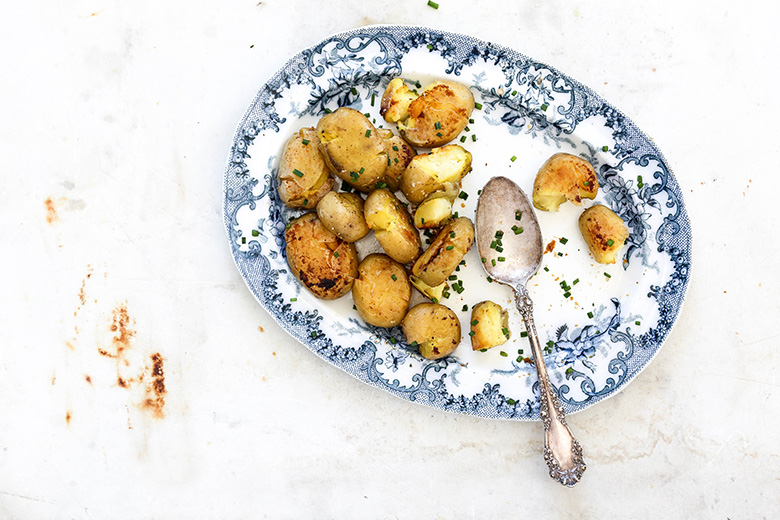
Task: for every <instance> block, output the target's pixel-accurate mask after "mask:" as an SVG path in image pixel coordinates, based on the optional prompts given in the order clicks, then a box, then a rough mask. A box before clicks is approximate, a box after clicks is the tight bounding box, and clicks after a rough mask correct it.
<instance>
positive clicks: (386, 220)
mask: <svg viewBox="0 0 780 520" xmlns="http://www.w3.org/2000/svg"><path fill="white" fill-rule="evenodd" d="M363 212H364V214H365V217H366V223H367V224H368V227H370V228H371V229H373V230H374V236H375V237H376V239H377V241H378V242H379V245H381V246H382V249H384V250H385V253H387V254H388V256H390V258H392V259H393V260H395V261H396V262H399V263H402V264H408V263H410V262H414V260H415V259H416V258H417V257H418V256H419V255H420V249H421V247H422V244H421V242H420V234H419V232H418V231H417V230H416V229H415V228H414V226H413V225H412V219H411V217H410V216H409V213H408V212H407V211H406V208H404V206H403V204H401V201H400V200H398V199H397V198H396V196H395V195H393V193H392V192H391V191H389V190H386V189H379V190H374V191H372V192H371V193H370V194H369V196H368V197H367V198H366V202H365V204H364V206H363Z"/></svg>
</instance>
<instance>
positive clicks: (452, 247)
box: [444, 246, 455, 251]
mask: <svg viewBox="0 0 780 520" xmlns="http://www.w3.org/2000/svg"><path fill="white" fill-rule="evenodd" d="M444 249H446V250H447V251H452V250H453V249H455V246H447V247H445V248H444Z"/></svg>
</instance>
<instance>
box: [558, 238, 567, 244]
mask: <svg viewBox="0 0 780 520" xmlns="http://www.w3.org/2000/svg"><path fill="white" fill-rule="evenodd" d="M568 241H569V239H568V238H566V237H561V239H560V240H559V241H558V242H560V243H561V244H565V243H566V242H568Z"/></svg>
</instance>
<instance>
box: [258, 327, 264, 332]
mask: <svg viewBox="0 0 780 520" xmlns="http://www.w3.org/2000/svg"><path fill="white" fill-rule="evenodd" d="M257 330H258V331H260V332H265V329H264V328H263V327H261V326H260V325H258V326H257Z"/></svg>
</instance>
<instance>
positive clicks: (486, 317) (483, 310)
mask: <svg viewBox="0 0 780 520" xmlns="http://www.w3.org/2000/svg"><path fill="white" fill-rule="evenodd" d="M470 326H471V333H470V334H469V335H470V336H471V348H472V350H485V349H490V348H493V347H495V346H498V345H503V344H504V343H506V342H507V341H508V340H509V337H510V332H509V313H508V312H507V311H505V310H504V309H503V308H501V306H500V305H499V304H497V303H494V302H492V301H490V300H485V301H482V302H479V303H478V304H476V305H475V306H474V308H473V309H472V310H471V322H470ZM504 330H506V331H507V332H506V334H505V333H504Z"/></svg>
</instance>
